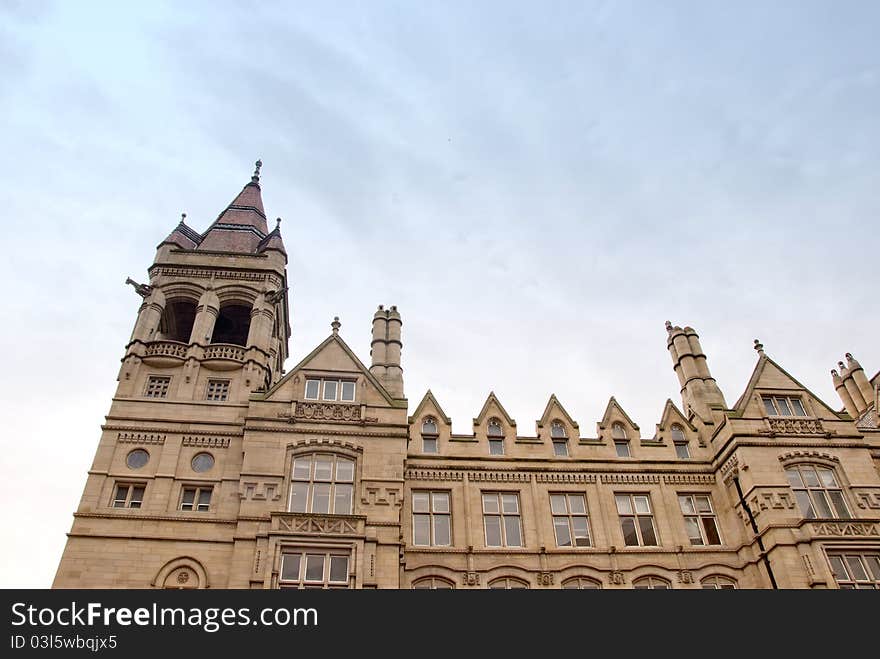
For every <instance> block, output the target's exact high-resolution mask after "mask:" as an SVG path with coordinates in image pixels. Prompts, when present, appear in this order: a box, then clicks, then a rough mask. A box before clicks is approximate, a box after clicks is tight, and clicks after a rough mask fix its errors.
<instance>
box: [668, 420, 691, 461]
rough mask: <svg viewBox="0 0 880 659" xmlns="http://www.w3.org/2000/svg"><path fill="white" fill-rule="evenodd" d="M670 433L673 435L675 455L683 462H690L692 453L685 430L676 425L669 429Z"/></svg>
mask: <svg viewBox="0 0 880 659" xmlns="http://www.w3.org/2000/svg"><path fill="white" fill-rule="evenodd" d="M669 432H670V434H671V435H672V443H673V444H674V445H675V454H676V455H677V456H678V457H679V458H680V459H682V460H689V459H690V457H691V451H690V447H689V446H688V440H687V437H686V436H685V434H684V428H682V427H681V426H680V425H678V424H677V423H676V424H674V425H673V426H672V428H670V429H669Z"/></svg>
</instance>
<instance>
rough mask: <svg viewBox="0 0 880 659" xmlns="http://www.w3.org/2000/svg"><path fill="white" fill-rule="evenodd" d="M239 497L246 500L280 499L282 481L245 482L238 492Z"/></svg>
mask: <svg viewBox="0 0 880 659" xmlns="http://www.w3.org/2000/svg"><path fill="white" fill-rule="evenodd" d="M238 496H239V498H241V499H243V500H246V501H280V500H281V484H280V483H277V482H275V483H272V482H270V483H266V482H263V483H259V482H248V481H246V482H243V483H242V484H241V490H240V491H239V493H238Z"/></svg>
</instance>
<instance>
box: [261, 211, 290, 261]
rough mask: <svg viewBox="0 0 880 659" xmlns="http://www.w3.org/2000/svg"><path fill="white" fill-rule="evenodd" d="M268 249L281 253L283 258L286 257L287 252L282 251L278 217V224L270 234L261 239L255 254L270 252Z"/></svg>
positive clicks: (279, 219)
mask: <svg viewBox="0 0 880 659" xmlns="http://www.w3.org/2000/svg"><path fill="white" fill-rule="evenodd" d="M270 249H274V250H277V251H279V252H281V253H282V254H284V256H285V257H286V256H287V250H286V249H284V241H282V240H281V218H280V217H279V218H278V224H277V225H276V226H275V228H274V229H272V232H271V233H270V234H269V235H268V236H266V237H265V238H263V239H262V240H261V241H260V244H259V245H257V252H258V253H260V254H262V253H263V252H265V251H267V250H270Z"/></svg>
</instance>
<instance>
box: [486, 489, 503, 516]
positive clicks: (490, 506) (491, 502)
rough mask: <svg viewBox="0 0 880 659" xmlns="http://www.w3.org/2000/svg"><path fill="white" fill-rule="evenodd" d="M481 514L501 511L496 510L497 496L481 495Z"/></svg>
mask: <svg viewBox="0 0 880 659" xmlns="http://www.w3.org/2000/svg"><path fill="white" fill-rule="evenodd" d="M483 512H484V513H497V512H501V510H500V509H499V508H498V495H497V494H484V495H483Z"/></svg>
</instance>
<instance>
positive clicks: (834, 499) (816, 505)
mask: <svg viewBox="0 0 880 659" xmlns="http://www.w3.org/2000/svg"><path fill="white" fill-rule="evenodd" d="M785 475H786V476H788V482H789V483H790V484H791V489H792V491H794V496H795V498H796V499H797V502H798V506H799V507H800V509H801V513H803V515H804V517H806V518H807V519H815V518H817V517H818V518H822V519H826V518H830V519H834V518H841V519H849V518H850V514H849V510H848V509H847V506H846V501H845V499H844V497H843V491H842V490H841V489H840V485H838V484H837V478H835V476H834V471H833V470H832V469H829V468H828V467H823V466H821V465H812V464H801V465H792V466H790V467H787V468H786V470H785Z"/></svg>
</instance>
